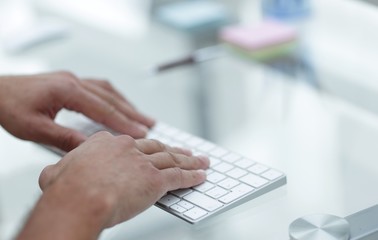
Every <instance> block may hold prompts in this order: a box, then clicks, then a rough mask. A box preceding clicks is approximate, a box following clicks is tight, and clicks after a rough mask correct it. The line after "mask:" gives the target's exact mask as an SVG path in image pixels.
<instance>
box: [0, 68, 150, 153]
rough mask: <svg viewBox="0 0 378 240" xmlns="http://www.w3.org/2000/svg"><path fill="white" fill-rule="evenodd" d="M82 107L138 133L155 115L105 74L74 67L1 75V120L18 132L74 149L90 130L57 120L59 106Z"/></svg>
mask: <svg viewBox="0 0 378 240" xmlns="http://www.w3.org/2000/svg"><path fill="white" fill-rule="evenodd" d="M63 108H65V109H68V110H72V111H76V112H80V113H82V114H84V115H86V116H87V117H89V118H91V119H93V120H94V121H96V122H99V123H102V124H103V125H105V126H107V127H109V128H111V129H113V130H115V131H117V132H120V133H123V134H128V135H130V136H132V137H134V138H142V137H145V135H146V133H147V131H148V128H150V127H152V126H153V125H154V123H155V121H154V120H153V119H151V118H149V117H147V116H145V115H143V114H141V113H140V112H138V111H137V110H136V108H135V107H134V106H132V105H131V103H130V102H129V101H127V100H126V99H125V98H124V97H123V96H122V95H121V94H120V93H118V92H117V91H116V90H115V89H114V88H113V87H112V85H110V84H109V82H107V81H103V80H80V79H78V78H77V77H76V76H75V75H73V74H72V73H70V72H63V71H62V72H54V73H46V74H39V75H28V76H9V77H0V112H1V115H0V125H1V126H2V127H4V129H6V130H7V131H8V132H10V133H11V134H13V135H14V136H16V137H18V138H21V139H24V140H31V141H34V142H38V143H43V144H47V145H52V146H56V147H58V148H60V149H62V150H65V151H70V150H72V149H73V148H75V147H77V146H78V145H79V144H81V143H82V142H83V141H84V140H86V138H87V137H86V136H84V135H83V134H82V133H80V132H78V131H75V130H73V129H69V128H65V127H63V126H60V125H58V124H56V123H55V122H54V119H55V117H56V115H57V113H58V112H59V111H60V110H61V109H63Z"/></svg>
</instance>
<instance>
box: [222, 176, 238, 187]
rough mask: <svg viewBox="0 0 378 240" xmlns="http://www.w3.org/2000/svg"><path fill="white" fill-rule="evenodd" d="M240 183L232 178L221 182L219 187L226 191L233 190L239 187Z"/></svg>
mask: <svg viewBox="0 0 378 240" xmlns="http://www.w3.org/2000/svg"><path fill="white" fill-rule="evenodd" d="M239 183H240V182H239V181H237V180H235V179H232V178H226V179H224V180H223V181H221V182H219V183H218V185H219V186H221V187H222V188H225V189H231V188H233V187H235V186H236V185H238V184H239Z"/></svg>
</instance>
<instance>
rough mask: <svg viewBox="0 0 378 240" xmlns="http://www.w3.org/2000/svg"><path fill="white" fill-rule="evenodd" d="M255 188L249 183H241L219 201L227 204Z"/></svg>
mask: <svg viewBox="0 0 378 240" xmlns="http://www.w3.org/2000/svg"><path fill="white" fill-rule="evenodd" d="M253 190H254V188H253V187H251V186H248V185H245V184H240V185H238V186H236V187H235V188H234V189H232V191H231V192H230V193H229V194H227V195H225V196H223V197H221V198H219V201H221V202H223V203H225V204H228V203H230V202H233V201H235V200H236V199H238V198H240V197H242V196H244V195H246V194H248V193H250V192H252V191H253Z"/></svg>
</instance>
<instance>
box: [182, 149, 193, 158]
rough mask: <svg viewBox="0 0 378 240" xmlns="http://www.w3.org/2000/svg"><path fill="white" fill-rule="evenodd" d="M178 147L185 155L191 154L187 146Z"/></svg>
mask: <svg viewBox="0 0 378 240" xmlns="http://www.w3.org/2000/svg"><path fill="white" fill-rule="evenodd" d="M180 149H181V151H182V152H183V153H184V154H185V155H188V156H193V152H192V150H190V149H187V148H180Z"/></svg>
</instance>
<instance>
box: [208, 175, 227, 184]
mask: <svg viewBox="0 0 378 240" xmlns="http://www.w3.org/2000/svg"><path fill="white" fill-rule="evenodd" d="M224 178H226V176H225V175H223V174H221V173H218V172H213V173H211V174H209V175H207V181H209V182H212V183H217V182H219V181H221V180H223V179H224Z"/></svg>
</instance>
